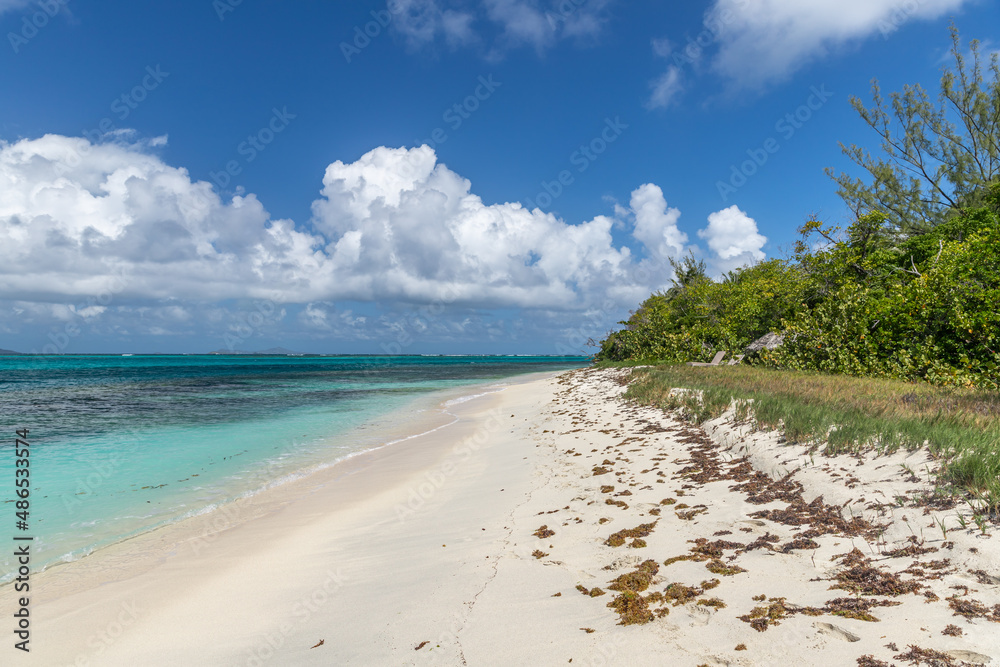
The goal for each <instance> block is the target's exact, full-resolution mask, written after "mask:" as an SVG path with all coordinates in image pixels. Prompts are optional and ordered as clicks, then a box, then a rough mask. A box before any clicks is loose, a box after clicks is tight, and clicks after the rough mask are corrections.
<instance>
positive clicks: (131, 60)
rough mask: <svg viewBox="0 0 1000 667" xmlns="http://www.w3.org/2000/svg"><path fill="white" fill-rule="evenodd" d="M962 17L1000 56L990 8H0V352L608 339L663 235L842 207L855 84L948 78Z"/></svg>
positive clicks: (862, 90) (646, 279) (774, 238)
mask: <svg viewBox="0 0 1000 667" xmlns="http://www.w3.org/2000/svg"><path fill="white" fill-rule="evenodd" d="M949 21H954V22H955V24H956V26H957V27H958V28H959V30H960V31H961V34H962V38H963V40H964V41H965V42H968V40H971V39H979V40H981V41H982V42H983V43H984V44H985V45H986V48H987V50H994V49H995V48H996V44H995V40H998V39H1000V38H998V36H997V35H996V34H994V33H995V32H996V26H998V25H1000V8H998V6H997V5H996V3H991V2H987V1H986V0H980V1H976V0H922V1H919V2H918V1H917V0H893V1H892V2H889V1H882V0H837V1H835V0H815V1H813V2H799V1H797V0H712V1H710V2H694V3H662V2H626V1H624V0H393V1H391V2H389V3H386V2H384V1H382V2H379V1H372V2H352V3H328V2H299V3H294V5H290V4H289V3H281V2H276V1H259V2H250V1H249V0H244V1H243V2H237V1H236V0H217V1H216V2H212V1H210V0H201V1H198V2H168V3H155V4H154V5H148V4H142V3H125V2H118V1H116V0H111V1H108V2H103V3H88V2H82V1H81V0H68V1H66V2H60V1H59V0H51V1H48V0H43V1H42V2H38V1H32V2H24V1H22V0H0V33H2V34H3V35H4V36H5V38H4V40H3V44H0V91H2V93H3V100H4V104H3V105H2V106H0V141H2V142H3V143H2V144H0V187H2V190H0V236H2V238H3V240H2V242H0V245H2V248H3V249H2V250H0V260H2V262H0V348H10V349H16V350H19V351H39V352H41V351H47V352H56V351H58V352H66V353H72V352H201V351H207V350H214V349H220V348H223V349H224V348H227V347H230V348H236V349H250V350H253V349H262V348H267V347H271V346H274V345H283V346H285V347H289V348H293V349H299V350H303V351H309V352H350V353H366V352H370V353H379V352H383V353H386V352H402V353H480V352H481V353H540V354H556V353H568V352H584V351H591V350H590V349H589V348H587V347H586V345H585V342H586V340H587V339H588V338H590V337H595V338H599V337H600V336H602V335H603V334H604V333H606V332H607V331H608V330H609V328H611V327H612V326H614V323H615V322H616V321H618V320H620V319H622V318H623V317H626V316H627V315H628V312H629V311H630V310H633V309H635V308H636V307H637V305H638V304H639V302H640V301H641V300H642V298H644V297H645V296H646V295H648V294H649V293H650V292H651V291H652V290H655V289H659V288H662V287H665V286H667V285H668V284H669V281H670V268H669V263H668V262H667V258H668V257H677V256H679V255H681V254H686V253H688V252H692V253H694V254H695V255H696V256H698V257H700V258H703V259H705V260H706V262H707V263H708V264H709V266H710V267H711V268H712V270H713V272H716V273H719V272H722V271H725V270H727V269H730V268H733V267H735V266H738V265H740V264H743V263H746V262H750V261H758V260H760V259H763V258H771V257H781V256H783V251H784V250H785V249H787V248H789V247H790V246H791V244H792V242H793V241H794V240H795V238H796V233H795V230H796V228H797V227H798V226H799V225H800V224H801V223H802V222H803V221H804V220H805V219H806V218H807V217H808V216H809V215H811V214H817V215H819V216H820V217H821V218H822V219H824V220H827V221H830V222H835V223H839V224H845V223H849V218H848V213H847V211H846V209H845V208H844V206H843V205H842V203H841V202H840V200H839V199H838V197H837V196H836V193H835V187H834V184H833V183H832V182H831V181H830V179H828V178H827V177H826V176H825V175H824V173H823V168H824V167H833V168H834V169H836V170H849V171H852V172H853V171H854V169H853V168H852V165H850V164H849V163H848V162H847V161H846V160H845V159H844V158H843V157H842V156H841V153H840V149H839V146H838V142H840V141H843V142H845V143H859V144H862V145H867V146H871V147H872V148H874V147H875V141H874V140H873V134H872V133H871V131H870V130H867V128H866V127H865V126H864V125H863V124H862V123H861V121H860V120H859V119H858V118H857V116H856V114H855V113H854V111H853V110H852V109H851V108H850V105H849V103H848V97H849V96H850V95H859V96H861V97H862V98H863V99H866V100H867V99H868V97H867V96H868V89H869V85H870V80H871V79H872V78H875V77H877V78H878V79H879V80H880V82H881V84H882V86H883V89H884V90H898V89H900V88H901V86H902V85H903V84H905V83H921V84H923V85H924V86H925V87H928V88H930V89H931V90H933V91H935V92H936V87H937V82H938V80H939V77H940V71H941V67H942V66H943V65H944V64H945V63H946V62H947V61H946V59H945V57H946V56H947V51H948V47H949V44H950V43H949V36H948V29H947V28H948V22H949ZM366 33H367V34H366ZM421 146H425V147H424V148H421ZM753 159H756V164H754V163H747V161H748V160H753ZM745 163H746V164H745ZM741 167H742V169H743V172H744V173H743V174H739V175H737V176H735V177H734V169H735V170H739V169H740V168H741ZM748 173H749V174H750V175H749V176H746V174H748ZM854 173H856V172H854ZM744 177H745V178H744ZM721 184H725V185H721Z"/></svg>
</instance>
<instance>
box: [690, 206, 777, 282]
mask: <svg viewBox="0 0 1000 667" xmlns="http://www.w3.org/2000/svg"><path fill="white" fill-rule="evenodd" d="M698 237H699V238H702V239H704V240H705V242H706V243H707V244H708V247H709V249H710V250H711V251H712V252H713V253H714V257H713V258H712V259H711V262H712V267H713V268H714V269H715V270H716V271H718V272H719V273H725V272H726V271H729V270H731V269H735V268H737V267H739V266H743V265H745V264H750V263H753V262H759V261H761V260H763V259H764V257H765V255H764V251H763V250H761V248H763V247H764V244H765V243H767V237H766V236H762V235H761V234H760V233H759V232H758V231H757V221H756V220H754V219H753V218H751V217H750V216H749V215H747V214H746V213H745V212H743V211H741V210H740V209H739V208H738V207H736V206H730V207H729V208H725V209H722V210H721V211H716V212H715V213H712V214H711V215H709V216H708V227H706V228H705V229H700V230H698Z"/></svg>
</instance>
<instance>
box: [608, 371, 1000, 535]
mask: <svg viewBox="0 0 1000 667" xmlns="http://www.w3.org/2000/svg"><path fill="white" fill-rule="evenodd" d="M625 397H626V398H627V399H629V400H632V401H635V402H637V403H640V404H645V405H654V406H658V407H660V408H663V409H666V410H677V411H680V412H681V413H682V414H683V415H684V417H685V418H686V419H688V420H690V421H692V422H694V423H703V422H705V421H707V420H709V419H713V418H715V417H718V416H720V415H722V414H723V413H724V412H726V411H727V410H728V409H729V408H730V407H735V416H736V419H737V420H738V421H749V420H753V422H754V423H755V425H756V426H758V427H759V428H762V429H780V430H781V431H782V432H783V434H784V437H785V439H786V440H787V441H788V442H790V443H801V444H812V445H815V446H817V447H819V448H821V449H822V450H823V451H824V452H825V453H830V454H835V453H845V452H863V451H875V452H878V453H891V452H894V451H897V450H900V449H903V450H910V451H912V450H918V449H924V448H926V449H927V450H928V451H929V452H930V453H931V454H932V456H933V457H934V458H936V459H937V460H939V461H940V463H941V466H940V468H939V470H938V471H937V472H938V481H939V490H940V491H941V492H942V493H946V494H948V495H950V496H952V497H955V498H956V499H960V500H965V501H967V502H969V503H970V504H972V505H973V506H974V507H976V508H977V509H978V510H979V511H981V512H988V513H990V514H992V515H993V516H994V518H996V516H997V513H998V511H1000V395H998V394H997V393H995V392H987V391H981V390H971V389H952V388H942V387H935V386H932V385H928V384H915V383H909V382H903V381H897V380H884V379H877V378H859V377H851V376H846V375H824V374H821V373H808V372H800V371H780V370H773V369H767V368H758V367H754V366H721V367H713V368H699V367H691V366H684V365H665V366H654V367H642V368H636V369H635V370H634V371H633V372H632V377H631V380H630V384H629V388H628V391H627V392H626V394H625Z"/></svg>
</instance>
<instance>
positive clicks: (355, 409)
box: [0, 355, 587, 583]
mask: <svg viewBox="0 0 1000 667" xmlns="http://www.w3.org/2000/svg"><path fill="white" fill-rule="evenodd" d="M586 363H587V360H586V359H585V358H582V357H412V356H411V357H360V356H348V357H278V356H267V357H264V356H243V355H239V356H215V355H205V356H193V355H190V356H189V355H185V356H167V355H163V356H159V355H157V356H139V355H136V356H129V357H122V356H92V355H88V356H51V357H45V356H24V357H0V442H3V443H4V444H5V445H6V446H3V447H0V539H6V540H9V539H10V538H11V537H13V536H15V535H18V536H32V537H34V543H33V546H32V554H33V558H32V570H33V571H38V570H39V569H41V568H43V567H46V566H50V565H52V564H54V563H58V562H63V561H69V560H75V559H77V558H80V557H82V556H85V555H87V554H89V553H91V552H93V551H94V550H96V549H99V548H100V547H102V546H105V545H107V544H111V543H114V542H117V541H120V540H122V539H125V538H127V537H129V536H133V535H136V534H139V533H142V532H145V531H148V530H151V529H153V528H155V527H157V526H160V525H163V524H166V523H170V522H174V521H177V520H179V519H182V518H185V517H189V516H194V515H196V514H199V513H202V512H205V511H207V510H208V509H210V508H212V507H216V506H218V505H220V504H223V503H226V502H230V501H233V500H235V499H237V498H239V497H241V496H244V495H247V494H252V493H256V492H259V491H260V490H261V489H263V488H266V487H268V486H273V485H275V484H280V483H283V482H284V481H287V480H290V479H294V478H295V477H297V476H301V475H303V474H306V473H308V472H309V471H311V470H315V469H317V468H319V467H324V466H328V465H332V464H333V463H335V462H336V461H339V460H343V459H344V458H346V457H349V456H351V455H354V454H357V453H359V452H362V451H367V450H370V449H372V448H375V447H379V446H382V445H385V444H387V441H388V436H387V434H386V429H385V428H384V427H385V426H387V425H389V424H399V423H406V422H408V421H412V420H413V419H415V418H417V417H418V416H419V415H421V414H425V415H426V413H427V411H428V410H431V409H433V408H434V406H436V405H437V404H438V403H439V402H440V400H441V399H442V398H443V397H444V396H445V395H447V394H449V393H450V394H454V393H455V392H456V391H458V390H460V389H461V388H463V387H471V386H472V385H482V384H486V385H494V386H495V385H498V384H502V383H503V380H504V379H505V378H509V377H512V376H515V375H519V374H523V373H532V372H538V371H554V370H560V369H565V368H576V367H581V366H584V365H586ZM495 389H496V388H494V390H495ZM488 390H490V389H489V387H487V388H484V389H483V391H488ZM468 391H472V390H471V388H470V389H468ZM477 391H479V390H477ZM19 429H28V438H27V439H28V442H29V443H30V447H29V449H30V456H29V460H30V464H29V471H30V488H31V495H30V509H29V516H28V529H27V530H19V529H18V528H17V526H16V522H17V521H18V518H17V516H16V512H17V508H16V504H15V501H16V498H15V496H14V491H15V482H14V480H15V458H16V457H15V453H14V440H15V438H16V437H17V436H16V435H15V433H16V431H17V430H19ZM12 551H13V550H12V549H4V550H3V553H4V554H5V555H4V556H2V557H0V583H2V582H6V581H10V580H11V579H12V578H13V576H14V575H13V571H14V567H15V564H14V561H13V559H12V557H11V556H10V553H11V552H12Z"/></svg>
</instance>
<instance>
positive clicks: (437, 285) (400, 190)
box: [0, 135, 765, 349]
mask: <svg viewBox="0 0 1000 667" xmlns="http://www.w3.org/2000/svg"><path fill="white" fill-rule="evenodd" d="M159 143H160V142H149V141H145V142H133V143H128V142H127V141H126V139H125V138H119V141H118V142H112V143H102V144H93V143H91V142H89V141H88V140H86V139H82V138H74V137H65V136H59V135H46V136H44V137H41V138H38V139H24V140H21V141H17V142H14V143H5V142H0V329H8V328H10V327H8V324H9V322H8V321H7V320H10V322H15V323H16V322H22V323H28V324H31V325H32V326H36V325H41V324H43V323H44V322H45V321H49V322H56V321H65V322H79V323H85V324H86V325H87V326H88V327H91V329H92V330H93V331H96V332H98V333H99V334H100V335H106V336H131V335H147V334H148V335H166V334H167V333H171V334H172V335H181V334H186V333H191V332H193V331H197V330H198V329H199V327H201V328H207V329H212V330H216V331H219V330H225V329H226V327H229V328H232V327H234V326H235V327H237V328H239V326H241V325H239V324H238V320H237V319H235V317H236V316H235V315H234V311H232V310H231V307H230V306H228V305H227V306H220V305H219V304H222V303H224V302H227V301H229V300H236V301H238V302H240V303H241V304H244V305H241V306H238V307H237V309H238V310H242V309H253V308H257V307H259V304H261V303H264V304H270V305H268V306H267V309H266V310H267V311H268V313H271V312H274V313H280V316H279V315H277V314H275V315H274V316H273V317H272V316H270V315H269V316H268V318H267V322H268V324H267V325H266V326H265V329H266V330H267V331H271V330H272V329H275V330H276V329H278V328H280V327H282V326H285V325H284V324H282V322H283V321H284V317H285V310H284V306H283V305H282V304H290V305H293V306H294V307H295V311H294V312H297V313H298V316H297V317H296V318H294V322H292V319H291V318H290V320H289V322H290V325H291V324H294V323H297V324H298V325H299V326H300V327H301V329H302V330H305V331H311V332H314V333H315V334H316V335H321V334H328V335H332V336H337V335H344V336H353V337H354V338H355V339H364V338H365V337H372V336H376V335H378V331H380V330H382V331H388V330H387V329H385V328H384V326H383V325H381V324H378V321H377V320H375V319H371V318H368V317H366V316H365V315H353V314H351V311H350V310H344V311H342V312H341V311H338V310H337V307H336V306H337V305H338V304H341V303H344V302H354V303H361V304H365V303H367V304H371V303H373V302H374V303H376V304H379V307H380V308H382V307H385V308H393V309H398V308H423V307H430V306H429V305H428V304H437V307H440V308H443V309H444V310H443V311H442V312H443V313H444V314H439V315H438V316H437V319H436V320H435V324H434V328H433V331H430V330H429V331H430V333H434V335H440V336H452V337H455V338H456V339H460V338H461V337H462V336H464V335H465V334H466V333H468V332H470V331H479V332H480V333H482V335H490V336H493V335H496V336H502V335H507V334H510V335H513V334H514V333H515V332H517V331H522V329H519V328H518V327H524V326H528V327H529V328H532V327H535V328H537V327H542V326H543V323H550V324H545V326H549V325H551V326H558V327H560V328H561V329H564V330H565V331H566V332H568V333H565V336H564V337H565V338H566V340H570V339H572V340H573V341H577V339H580V338H583V339H584V340H585V339H586V338H587V337H589V336H591V335H601V334H603V333H604V330H602V326H601V324H600V323H601V321H602V319H601V318H605V319H606V320H607V321H608V322H609V323H613V322H614V321H615V320H616V319H620V317H621V315H622V312H621V311H622V309H627V308H629V307H634V306H635V304H638V303H639V302H640V301H641V300H642V299H644V298H645V297H646V296H648V295H649V293H650V292H651V291H653V290H656V289H660V288H662V287H664V286H666V285H668V284H669V282H670V278H671V272H672V269H671V267H670V264H669V262H668V261H667V258H670V257H678V256H680V255H682V254H683V253H685V252H687V251H688V250H689V249H690V248H689V246H688V245H687V244H688V237H687V235H686V234H685V233H684V232H683V231H681V229H680V228H679V226H678V222H679V219H680V211H679V210H677V209H676V208H672V207H670V206H668V204H667V201H666V198H665V196H664V194H663V191H662V190H661V188H660V187H659V186H657V185H654V184H652V183H647V184H644V185H641V186H640V187H638V188H636V189H635V191H634V192H632V193H631V198H630V201H629V206H628V207H622V206H616V208H615V215H614V216H604V215H598V216H596V217H594V218H593V219H591V220H587V221H583V222H579V223H575V224H574V223H570V222H567V221H565V220H562V219H560V218H557V217H556V216H554V215H552V214H550V213H545V212H543V211H541V210H539V209H533V210H529V209H527V208H525V207H524V206H522V205H521V204H520V203H517V202H507V203H494V204H487V203H485V202H484V201H483V200H482V199H481V198H480V197H479V196H478V195H476V194H475V193H474V192H473V190H472V184H471V183H470V182H469V181H468V180H467V179H465V178H463V177H462V176H461V175H459V174H458V173H456V172H455V171H452V170H451V169H449V168H448V167H447V166H446V165H444V164H442V163H440V162H439V161H438V159H437V156H436V154H435V153H434V151H433V150H432V149H431V148H429V147H427V146H420V147H417V148H409V149H407V148H387V147H379V148H376V149H374V150H371V151H369V152H368V153H366V154H364V155H363V156H361V157H360V158H358V159H357V160H355V161H353V162H344V161H339V160H338V161H335V162H333V163H332V164H330V165H329V167H327V169H326V172H325V174H324V175H323V181H322V190H321V191H320V196H319V198H318V199H316V200H315V201H314V202H313V203H312V218H311V220H309V221H305V222H303V223H296V222H294V221H292V220H287V219H276V218H273V217H272V216H271V215H270V214H269V213H268V211H267V210H266V208H265V207H264V205H263V204H262V203H261V202H260V201H259V200H258V199H257V197H256V196H255V195H253V194H246V195H240V196H234V197H232V198H229V199H225V200H224V199H222V198H221V197H220V196H219V195H218V194H217V193H216V192H215V191H214V190H213V189H212V186H211V185H210V184H209V183H207V182H205V181H198V180H193V179H192V178H191V177H190V175H189V174H188V172H187V171H186V170H185V169H183V168H179V167H174V166H171V165H168V164H166V163H164V162H163V161H162V160H161V159H160V158H159V157H158V156H157V155H156V154H155V152H154V146H153V144H159ZM612 229H622V230H624V232H622V233H623V234H624V238H623V239H622V240H619V241H616V240H615V239H614V238H613V237H612ZM699 234H700V235H701V237H702V238H704V239H706V240H707V241H708V245H709V248H710V249H711V250H712V251H713V252H715V253H716V255H717V256H718V258H719V261H720V262H724V263H726V264H727V265H732V264H733V263H734V262H738V261H741V260H752V259H759V258H761V257H763V253H762V252H761V251H760V248H761V246H762V245H763V243H764V241H765V239H764V237H762V236H760V235H759V234H757V228H756V224H755V223H754V222H753V220H751V219H750V218H748V217H747V216H746V215H745V214H743V213H742V212H740V211H739V210H738V209H736V208H735V207H733V208H731V209H726V210H725V211H720V212H719V213H716V214H713V215H712V216H710V218H709V227H708V229H707V230H703V232H700V233H699ZM109 295H113V296H109ZM246 304H249V305H246ZM254 304H257V305H254ZM490 308H499V309H505V308H506V309H509V308H513V309H522V310H524V311H530V312H531V313H533V315H532V317H533V318H534V323H533V324H530V325H524V324H523V323H521V324H519V323H518V321H514V320H512V321H508V322H507V323H506V324H503V326H502V327H500V325H499V324H497V322H499V321H500V320H496V322H493V319H495V318H493V319H491V318H490V317H487V316H486V315H484V313H487V312H488V309H490ZM560 313H562V315H560ZM272 320H273V321H272ZM490 322H493V323H492V324H491V323H490ZM380 327H382V329H380ZM497 327H500V328H497ZM504 327H506V328H504ZM262 331H264V329H254V333H253V335H254V336H257V335H260V334H261V332H262ZM581 331H583V332H585V334H583V333H580V332H581ZM489 332H492V333H489ZM498 332H499V333H498ZM502 332H506V333H502ZM240 335H243V334H240ZM247 335H249V334H247ZM518 335H521V334H518ZM524 335H528V334H524ZM566 344H569V343H566ZM576 344H577V343H576V342H574V343H573V344H572V345H576ZM574 349H576V348H574Z"/></svg>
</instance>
